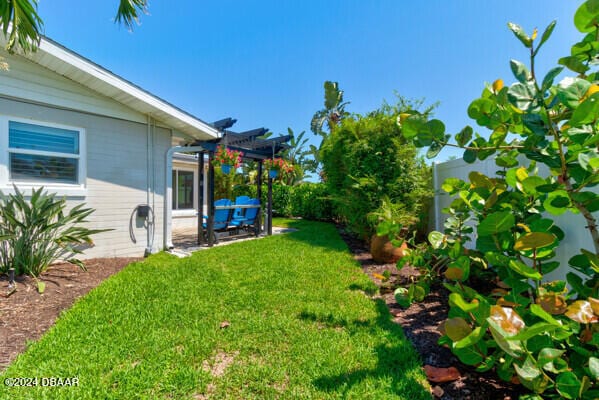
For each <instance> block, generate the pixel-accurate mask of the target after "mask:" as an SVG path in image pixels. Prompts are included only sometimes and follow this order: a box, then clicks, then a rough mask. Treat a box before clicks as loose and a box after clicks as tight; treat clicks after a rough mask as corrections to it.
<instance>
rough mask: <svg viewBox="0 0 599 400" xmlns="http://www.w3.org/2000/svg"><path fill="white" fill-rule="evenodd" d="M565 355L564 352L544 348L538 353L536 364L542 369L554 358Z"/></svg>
mask: <svg viewBox="0 0 599 400" xmlns="http://www.w3.org/2000/svg"><path fill="white" fill-rule="evenodd" d="M564 353H565V350H559V349H553V348H549V347H546V348H544V349H541V351H539V355H538V357H537V363H538V364H539V366H541V367H543V366H544V365H545V364H547V363H550V362H552V361H553V360H555V359H556V358H559V357H561V356H562V354H564Z"/></svg>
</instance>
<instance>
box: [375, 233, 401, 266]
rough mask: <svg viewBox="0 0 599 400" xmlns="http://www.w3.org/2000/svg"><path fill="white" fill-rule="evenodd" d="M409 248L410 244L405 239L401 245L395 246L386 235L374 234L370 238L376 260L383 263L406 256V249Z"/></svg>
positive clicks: (393, 261) (394, 261)
mask: <svg viewBox="0 0 599 400" xmlns="http://www.w3.org/2000/svg"><path fill="white" fill-rule="evenodd" d="M407 248H408V245H407V243H406V242H405V241H404V242H403V243H402V244H401V246H399V247H395V246H393V244H391V241H390V240H389V237H388V236H386V235H385V236H377V235H373V236H372V238H371V240H370V254H372V258H373V259H374V261H376V262H377V263H381V264H390V263H396V262H397V261H398V260H399V259H400V258H402V257H403V256H404V251H405V250H406V249H407Z"/></svg>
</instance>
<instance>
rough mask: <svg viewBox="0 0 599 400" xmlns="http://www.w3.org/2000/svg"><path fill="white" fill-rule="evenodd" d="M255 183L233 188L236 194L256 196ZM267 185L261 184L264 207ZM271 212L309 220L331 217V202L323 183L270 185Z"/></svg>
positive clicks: (234, 195) (324, 219)
mask: <svg viewBox="0 0 599 400" xmlns="http://www.w3.org/2000/svg"><path fill="white" fill-rule="evenodd" d="M256 192H257V188H256V185H238V186H235V187H234V188H233V199H235V198H236V197H237V196H250V197H256ZM267 196H268V186H267V185H262V199H261V201H262V204H263V205H264V207H266V204H267ZM272 202H273V214H274V215H276V216H283V217H301V218H304V219H309V220H321V221H330V220H332V219H333V214H332V212H333V211H332V210H333V208H332V204H331V201H330V199H329V198H328V192H327V187H326V185H324V184H323V183H310V182H304V183H301V184H299V185H296V186H288V185H281V184H273V185H272Z"/></svg>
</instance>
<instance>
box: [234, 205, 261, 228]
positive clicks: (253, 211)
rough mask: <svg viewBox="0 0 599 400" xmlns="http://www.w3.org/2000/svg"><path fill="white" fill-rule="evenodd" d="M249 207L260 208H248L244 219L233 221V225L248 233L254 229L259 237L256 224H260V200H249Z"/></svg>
mask: <svg viewBox="0 0 599 400" xmlns="http://www.w3.org/2000/svg"><path fill="white" fill-rule="evenodd" d="M247 205H248V206H258V207H252V208H246V210H245V215H244V217H243V218H239V219H233V220H231V224H232V225H233V224H235V226H237V227H240V228H243V229H246V230H248V231H249V230H250V229H251V228H254V233H255V234H256V235H257V234H258V230H257V229H256V223H257V222H258V215H259V214H260V207H259V206H260V200H258V199H250V200H248V202H247Z"/></svg>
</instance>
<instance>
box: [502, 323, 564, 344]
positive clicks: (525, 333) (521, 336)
mask: <svg viewBox="0 0 599 400" xmlns="http://www.w3.org/2000/svg"><path fill="white" fill-rule="evenodd" d="M557 328H558V327H557V326H555V325H553V324H548V323H546V322H539V323H537V324H534V325H532V326H527V327H525V328H524V329H522V330H521V331H520V332H519V333H518V334H517V335H514V336H511V337H509V338H508V340H528V339H530V338H532V337H534V336H537V335H539V334H541V333H543V332H553V331H554V330H556V329H557Z"/></svg>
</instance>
